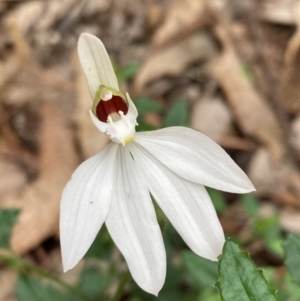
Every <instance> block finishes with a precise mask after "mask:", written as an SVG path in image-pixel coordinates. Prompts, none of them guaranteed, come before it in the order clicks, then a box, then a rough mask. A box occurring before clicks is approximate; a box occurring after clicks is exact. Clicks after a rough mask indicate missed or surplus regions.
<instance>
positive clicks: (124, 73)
mask: <svg viewBox="0 0 300 301" xmlns="http://www.w3.org/2000/svg"><path fill="white" fill-rule="evenodd" d="M139 68H140V65H139V64H138V63H133V64H131V65H128V66H126V67H124V68H119V67H117V66H116V65H115V66H114V69H115V73H116V76H117V79H118V81H119V82H120V83H122V82H124V81H126V80H128V79H131V78H133V77H134V76H135V75H136V73H137V71H138V69H139Z"/></svg>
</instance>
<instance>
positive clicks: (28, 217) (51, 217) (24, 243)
mask: <svg viewBox="0 0 300 301" xmlns="http://www.w3.org/2000/svg"><path fill="white" fill-rule="evenodd" d="M41 116H42V120H43V121H42V126H41V130H40V133H39V145H40V158H39V177H38V179H37V180H36V181H35V182H33V183H32V184H31V185H30V186H27V187H26V188H25V189H24V190H23V191H22V193H13V194H11V195H9V196H7V197H5V198H3V199H1V200H0V205H1V207H5V208H12V207H13V208H21V209H22V213H21V215H20V218H19V221H18V223H17V225H16V227H15V228H14V232H13V236H12V247H13V249H14V250H15V251H16V252H17V253H24V252H26V251H28V250H29V249H32V248H34V247H35V246H37V245H38V244H39V243H40V242H41V241H43V240H45V239H46V238H47V237H49V236H51V235H53V234H54V233H55V232H57V229H58V217H59V201H60V197H61V193H62V190H63V188H64V186H65V185H66V183H67V181H68V180H69V179H70V176H71V174H72V172H73V171H74V170H75V168H76V166H77V163H78V162H77V155H76V153H75V151H74V145H73V135H72V131H71V129H70V128H69V127H68V124H67V122H66V120H65V119H64V118H63V116H62V114H61V112H60V111H59V109H58V108H57V107H55V106H54V105H49V104H44V105H43V106H42V108H41Z"/></svg>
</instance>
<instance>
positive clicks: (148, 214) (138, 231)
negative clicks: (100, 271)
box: [106, 147, 166, 295]
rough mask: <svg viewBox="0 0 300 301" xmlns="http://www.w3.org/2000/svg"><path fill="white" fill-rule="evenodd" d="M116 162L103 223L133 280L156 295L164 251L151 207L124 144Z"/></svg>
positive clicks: (163, 270) (162, 275)
mask: <svg viewBox="0 0 300 301" xmlns="http://www.w3.org/2000/svg"><path fill="white" fill-rule="evenodd" d="M117 162H118V163H117V164H118V173H117V175H116V182H115V190H114V195H113V199H112V202H111V207H110V210H109V213H108V216H107V219H106V226H107V229H108V231H109V233H110V235H111V236H112V239H113V240H114V242H115V243H116V245H117V246H118V248H119V249H120V251H121V252H122V254H123V256H124V257H125V259H126V261H127V264H128V267H129V270H130V272H131V274H132V277H133V278H134V280H135V281H136V283H137V284H138V285H139V286H140V287H141V288H142V289H143V290H145V291H146V292H149V293H152V294H154V295H157V294H158V292H159V291H160V289H161V288H162V286H163V283H164V281H165V276H166V254H165V248H164V244H163V239H162V234H161V231H160V228H159V225H158V222H157V219H156V214H155V210H154V207H153V204H152V201H151V198H150V194H149V191H148V189H147V186H146V184H145V182H144V180H143V175H142V174H140V173H139V172H138V171H137V170H136V168H135V163H134V161H133V159H132V157H131V155H130V153H129V152H128V150H127V148H123V147H120V148H119V150H118V154H117Z"/></svg>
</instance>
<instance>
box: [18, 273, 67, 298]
mask: <svg viewBox="0 0 300 301" xmlns="http://www.w3.org/2000/svg"><path fill="white" fill-rule="evenodd" d="M15 293H16V297H17V300H18V301H54V300H55V301H66V295H64V294H63V293H62V292H61V291H59V290H57V289H55V288H54V287H52V286H48V285H45V284H43V283H41V282H40V281H38V280H37V279H35V278H32V277H30V276H27V275H23V274H21V275H20V277H19V279H18V282H17V284H16V287H15Z"/></svg>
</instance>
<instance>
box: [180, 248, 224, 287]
mask: <svg viewBox="0 0 300 301" xmlns="http://www.w3.org/2000/svg"><path fill="white" fill-rule="evenodd" d="M181 257H182V262H183V266H184V267H185V269H186V270H187V272H188V274H189V276H190V278H191V280H192V282H193V283H194V285H196V286H200V287H212V286H213V285H214V283H215V282H216V280H217V277H218V264H217V263H216V262H213V261H210V260H207V259H204V258H202V257H200V256H198V255H196V254H195V253H193V252H191V251H184V252H182V254H181Z"/></svg>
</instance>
